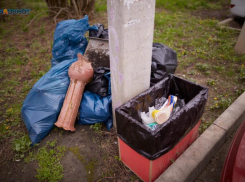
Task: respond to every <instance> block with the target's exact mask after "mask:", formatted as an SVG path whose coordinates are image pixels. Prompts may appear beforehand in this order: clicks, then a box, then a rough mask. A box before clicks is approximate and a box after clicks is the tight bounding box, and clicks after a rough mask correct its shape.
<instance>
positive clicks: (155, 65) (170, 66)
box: [151, 43, 177, 86]
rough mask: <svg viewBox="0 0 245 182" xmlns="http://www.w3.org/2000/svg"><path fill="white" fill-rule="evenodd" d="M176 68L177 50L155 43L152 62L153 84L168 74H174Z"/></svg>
mask: <svg viewBox="0 0 245 182" xmlns="http://www.w3.org/2000/svg"><path fill="white" fill-rule="evenodd" d="M176 68H177V54H176V52H175V51H174V50H173V49H171V48H169V47H168V46H165V45H163V44H159V43H153V48H152V63H151V86H153V85H154V84H156V83H157V82H159V81H161V80H162V79H163V78H165V77H166V76H167V75H168V74H170V73H171V74H174V73H175V70H176Z"/></svg>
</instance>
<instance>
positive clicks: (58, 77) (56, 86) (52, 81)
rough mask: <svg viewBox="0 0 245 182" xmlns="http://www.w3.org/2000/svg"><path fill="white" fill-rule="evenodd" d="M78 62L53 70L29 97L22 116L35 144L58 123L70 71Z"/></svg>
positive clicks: (70, 62) (60, 65)
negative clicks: (72, 65)
mask: <svg viewBox="0 0 245 182" xmlns="http://www.w3.org/2000/svg"><path fill="white" fill-rule="evenodd" d="M76 60H77V58H76V59H73V60H67V61H63V62H62V63H60V64H58V65H56V66H55V67H53V68H51V69H50V70H49V71H48V72H47V73H46V74H45V75H44V76H43V77H42V78H41V79H40V80H39V81H38V82H37V83H36V84H35V85H34V86H33V88H32V89H31V91H30V92H29V94H28V95H27V97H26V99H25V101H24V103H23V106H22V110H21V114H22V118H23V121H24V123H25V125H26V127H27V130H28V132H29V136H30V138H31V141H32V143H33V144H35V143H38V142H39V141H40V140H42V139H43V138H44V137H45V136H46V135H48V134H49V132H50V131H51V129H52V128H53V126H54V123H55V122H56V121H57V118H58V116H59V113H60V110H61V107H62V105H63V102H64V99H65V96H66V92H67V89H68V86H69V84H70V78H69V76H68V69H69V67H70V65H71V64H72V63H73V62H75V61H76Z"/></svg>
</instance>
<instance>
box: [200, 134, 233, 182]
mask: <svg viewBox="0 0 245 182" xmlns="http://www.w3.org/2000/svg"><path fill="white" fill-rule="evenodd" d="M236 131H237V130H236ZM236 131H235V132H233V134H231V136H230V137H229V138H228V140H227V141H226V142H225V143H224V145H223V146H222V147H221V148H220V149H219V151H218V152H217V153H216V154H215V156H214V157H213V158H212V159H211V160H210V161H209V163H208V165H207V166H206V167H205V169H204V170H203V171H202V173H201V174H200V175H199V176H198V177H197V179H196V180H195V182H219V180H220V178H221V174H222V169H223V166H224V163H225V160H226V157H227V154H228V151H229V149H230V146H231V142H232V140H233V137H234V136H235V134H236Z"/></svg>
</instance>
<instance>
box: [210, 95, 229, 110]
mask: <svg viewBox="0 0 245 182" xmlns="http://www.w3.org/2000/svg"><path fill="white" fill-rule="evenodd" d="M214 100H215V101H214V105H213V106H211V109H227V108H228V107H229V106H230V105H231V103H232V100H231V99H230V98H228V95H226V96H225V97H224V96H222V95H220V96H218V97H215V98H214Z"/></svg>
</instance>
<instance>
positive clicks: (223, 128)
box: [156, 92, 245, 182]
mask: <svg viewBox="0 0 245 182" xmlns="http://www.w3.org/2000/svg"><path fill="white" fill-rule="evenodd" d="M244 120H245V92H244V93H243V94H242V95H241V96H240V97H238V98H237V100H236V101H235V102H233V103H232V104H231V106H230V107H229V108H228V109H226V110H225V111H224V113H222V114H221V115H220V117H218V118H217V119H216V120H215V121H214V123H213V124H212V125H211V126H210V127H209V128H208V129H207V130H206V131H205V132H204V133H203V134H202V135H201V136H200V137H199V138H198V139H197V140H196V141H195V142H194V143H193V144H192V145H191V146H190V147H189V148H188V149H187V150H186V151H185V152H184V153H183V154H182V155H181V156H180V157H179V158H178V159H177V160H176V161H175V162H174V163H173V164H172V165H171V166H170V167H169V168H168V169H167V170H166V171H165V172H164V173H163V174H162V175H161V176H160V177H159V178H158V179H157V180H156V182H162V181H168V182H191V181H194V180H195V179H196V178H197V177H198V176H199V174H200V173H201V172H202V170H203V169H204V168H205V167H206V165H207V164H208V163H209V161H210V159H212V157H213V156H214V155H215V154H216V153H217V152H218V150H219V149H220V148H221V147H222V145H223V144H224V143H225V141H226V140H227V139H228V138H229V136H230V134H231V133H233V132H234V131H235V130H236V129H237V127H238V126H239V125H240V124H241V123H242V122H243V121H244Z"/></svg>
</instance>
